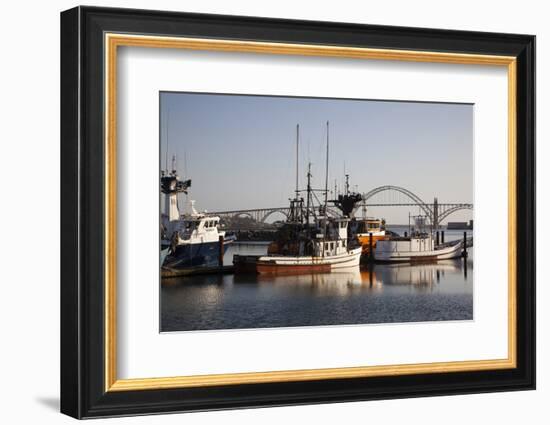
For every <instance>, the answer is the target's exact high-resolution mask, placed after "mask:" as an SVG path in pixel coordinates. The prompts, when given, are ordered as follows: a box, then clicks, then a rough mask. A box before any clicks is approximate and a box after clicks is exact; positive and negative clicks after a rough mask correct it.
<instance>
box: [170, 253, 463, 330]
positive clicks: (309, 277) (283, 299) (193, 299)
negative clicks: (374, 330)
mask: <svg viewBox="0 0 550 425" xmlns="http://www.w3.org/2000/svg"><path fill="white" fill-rule="evenodd" d="M161 304H162V308H161V331H163V332H170V331H190V330H215V329H250V328H270V327H271V328H273V327H292V326H326V325H343V324H370V323H400V322H401V323H403V322H428V321H442V320H471V319H472V318H473V273H472V261H471V260H469V259H468V261H466V262H464V260H462V259H457V260H445V261H439V262H437V263H431V264H414V265H410V264H405V263H403V264H401V263H396V264H375V265H372V266H368V267H361V268H359V267H352V268H349V269H348V268H346V269H341V270H338V271H332V272H330V273H313V274H302V275H258V274H241V275H234V274H213V275H200V276H199V275H197V276H192V277H186V278H179V279H170V280H166V281H164V280H163V284H162V285H161Z"/></svg>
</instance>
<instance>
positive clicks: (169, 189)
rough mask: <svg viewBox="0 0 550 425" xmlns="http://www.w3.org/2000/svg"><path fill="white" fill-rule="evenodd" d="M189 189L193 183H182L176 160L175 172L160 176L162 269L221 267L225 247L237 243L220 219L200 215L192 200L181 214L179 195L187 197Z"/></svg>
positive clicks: (173, 169) (201, 213) (189, 181)
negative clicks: (162, 210)
mask: <svg viewBox="0 0 550 425" xmlns="http://www.w3.org/2000/svg"><path fill="white" fill-rule="evenodd" d="M190 186H191V180H180V178H179V176H178V174H177V172H176V169H175V158H173V160H172V170H171V171H170V172H168V171H163V172H162V173H161V192H162V193H163V194H164V197H165V203H164V214H162V216H161V266H162V267H164V268H169V269H183V268H191V267H214V266H218V265H219V264H220V262H221V261H220V260H221V259H222V258H223V253H224V250H225V249H224V246H226V245H227V244H229V243H231V242H233V240H234V237H231V238H227V239H226V238H225V232H224V231H222V230H219V225H220V217H218V216H214V215H209V214H207V213H205V212H198V211H197V210H196V209H195V201H194V200H190V201H189V202H188V203H187V207H186V209H185V211H184V213H183V214H180V210H179V205H178V194H180V193H185V194H187V193H188V189H189V187H190ZM163 253H164V260H163V261H162V255H163Z"/></svg>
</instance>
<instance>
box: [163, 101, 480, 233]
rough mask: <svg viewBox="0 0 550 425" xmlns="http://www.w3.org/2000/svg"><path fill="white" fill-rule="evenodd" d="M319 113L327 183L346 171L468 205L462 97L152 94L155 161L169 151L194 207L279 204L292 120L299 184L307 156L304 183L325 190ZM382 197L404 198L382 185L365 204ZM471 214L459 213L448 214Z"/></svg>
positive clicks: (359, 182)
mask: <svg viewBox="0 0 550 425" xmlns="http://www.w3.org/2000/svg"><path fill="white" fill-rule="evenodd" d="M327 121H329V189H330V190H332V191H334V188H335V184H336V185H337V187H338V188H339V190H342V189H343V186H344V174H345V173H347V174H349V175H350V187H351V189H352V190H356V191H358V192H361V193H365V192H368V191H370V190H372V189H374V188H376V187H379V186H385V185H394V186H401V187H404V188H406V189H408V190H410V191H411V192H413V193H415V194H416V195H418V196H419V197H420V198H421V199H422V200H424V201H425V202H426V203H432V202H433V199H434V197H437V198H438V201H439V202H440V203H443V202H453V203H454V202H456V203H459V202H460V203H462V202H464V203H473V106H472V105H471V104H449V103H420V102H397V101H380V100H356V99H326V98H297V97H276V96H247V95H226V94H206V93H205V94H201V93H176V92H161V93H160V140H159V142H160V154H161V155H160V158H161V164H160V166H161V169H165V168H166V157H167V156H168V166H169V167H170V164H171V158H172V156H173V155H175V156H176V158H177V170H178V173H179V175H180V176H182V177H186V178H191V179H192V187H191V190H190V193H189V197H190V199H194V200H196V207H197V208H198V209H199V210H208V211H226V210H239V209H255V208H270V207H281V206H287V205H288V199H289V198H290V197H293V196H294V189H295V185H296V125H297V124H299V125H300V146H299V161H298V163H299V181H300V187H301V188H305V184H306V170H307V164H308V163H309V162H311V164H312V165H311V170H312V174H313V180H312V185H313V187H315V188H324V185H325V166H326V138H327V136H326V134H327V130H326V122H327ZM166 154H168V155H166ZM388 201H390V202H408V200H407V198H405V197H404V195H398V194H395V193H393V194H392V193H389V192H383V193H381V194H379V195H376V196H375V197H373V198H371V199H370V200H369V201H368V202H372V203H374V202H381V203H385V202H388ZM409 212H411V213H412V214H418V213H419V210H418V208H417V207H410V208H409V207H372V208H369V210H368V211H367V215H368V216H373V217H378V218H385V219H386V221H387V222H388V223H392V224H406V223H407V222H408V214H409ZM271 217H272V218H273V220H277V219H282V217H278V216H277V215H276V214H274V215H272V216H271ZM471 218H472V212H471V211H459V212H456V213H454V214H452V215H451V216H450V217H449V219H448V220H450V221H466V220H469V219H471ZM445 222H447V220H445V221H444V223H445Z"/></svg>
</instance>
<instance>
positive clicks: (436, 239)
mask: <svg viewBox="0 0 550 425" xmlns="http://www.w3.org/2000/svg"><path fill="white" fill-rule="evenodd" d="M435 245H436V246H437V245H439V230H438V231H437V232H435Z"/></svg>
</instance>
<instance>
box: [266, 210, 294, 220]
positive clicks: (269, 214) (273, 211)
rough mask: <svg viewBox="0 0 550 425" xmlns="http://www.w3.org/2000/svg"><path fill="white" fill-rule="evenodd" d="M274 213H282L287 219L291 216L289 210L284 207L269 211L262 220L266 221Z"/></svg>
mask: <svg viewBox="0 0 550 425" xmlns="http://www.w3.org/2000/svg"><path fill="white" fill-rule="evenodd" d="M273 214H281V215H283V216H285V217H286V218H287V219H288V217H289V214H288V212H287V211H286V210H284V209H276V210H271V211H268V212H267V214H265V215H264V216H263V217H262V218H261V220H260V222H262V223H265V222H266V220H267V218H268V217H270V216H272V215H273Z"/></svg>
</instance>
